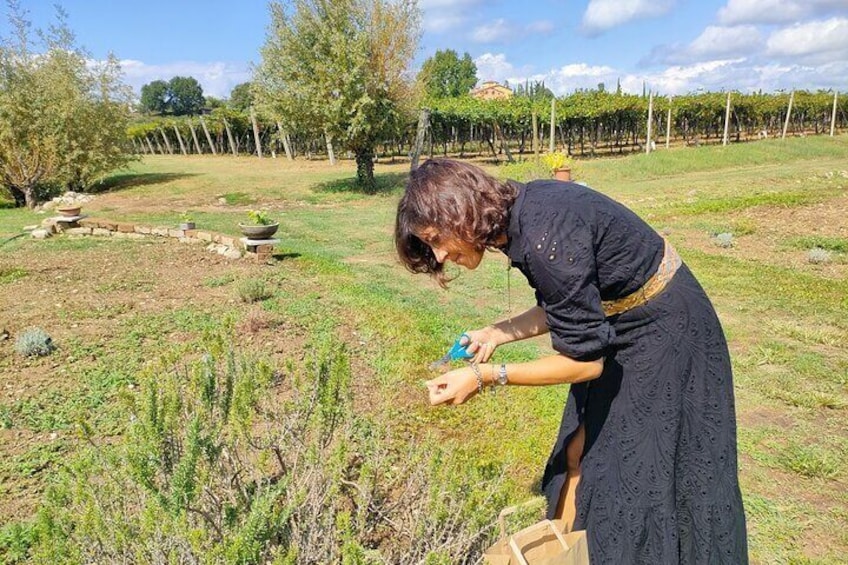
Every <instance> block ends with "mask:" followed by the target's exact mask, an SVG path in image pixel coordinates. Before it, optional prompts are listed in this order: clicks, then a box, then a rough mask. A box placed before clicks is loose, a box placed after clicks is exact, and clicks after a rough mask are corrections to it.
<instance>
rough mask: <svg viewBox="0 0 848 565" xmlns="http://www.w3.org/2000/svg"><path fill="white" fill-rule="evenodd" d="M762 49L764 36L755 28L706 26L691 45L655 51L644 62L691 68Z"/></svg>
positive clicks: (662, 48) (661, 46) (661, 47)
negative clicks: (702, 63) (696, 64)
mask: <svg viewBox="0 0 848 565" xmlns="http://www.w3.org/2000/svg"><path fill="white" fill-rule="evenodd" d="M763 46H764V41H763V36H762V34H761V33H760V31H759V29H758V28H757V27H756V26H732V27H720V26H707V27H706V29H704V31H703V32H701V35H699V36H698V37H697V38H695V40H694V41H692V42H691V43H690V44H689V45H685V46H681V45H660V46H658V47H655V48H653V49H652V50H651V53H650V55H649V56H648V57H646V59H645V60H644V61H643V63H645V64H655V63H659V64H666V65H668V64H671V65H688V64H691V63H695V62H698V61H709V60H712V59H716V58H727V57H731V58H732V57H736V56H746V57H749V56H751V55H753V54H755V53H757V52H760V51H762V49H763Z"/></svg>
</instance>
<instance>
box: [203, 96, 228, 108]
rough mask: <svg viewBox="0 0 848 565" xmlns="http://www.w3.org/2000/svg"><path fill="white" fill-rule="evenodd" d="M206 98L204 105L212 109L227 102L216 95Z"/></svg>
mask: <svg viewBox="0 0 848 565" xmlns="http://www.w3.org/2000/svg"><path fill="white" fill-rule="evenodd" d="M204 100H205V101H204V107H206V108H209V109H210V110H214V109H215V108H221V107H222V106H224V104H225V103H224V101H223V100H221V99H220V98H215V97H214V96H206V97H205V99H204Z"/></svg>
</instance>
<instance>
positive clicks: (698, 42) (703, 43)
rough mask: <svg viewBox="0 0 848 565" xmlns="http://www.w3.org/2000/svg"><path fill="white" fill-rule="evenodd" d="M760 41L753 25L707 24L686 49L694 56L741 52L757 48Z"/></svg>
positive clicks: (760, 38)
mask: <svg viewBox="0 0 848 565" xmlns="http://www.w3.org/2000/svg"><path fill="white" fill-rule="evenodd" d="M762 41H763V38H762V36H761V35H760V32H759V30H758V29H757V28H756V27H755V26H733V27H718V26H707V28H706V29H704V31H703V32H702V33H701V35H699V36H698V37H697V38H696V39H695V40H694V41H693V42H692V43H690V44H689V47H688V49H687V51H688V52H689V53H690V54H691V55H692V56H694V57H704V56H715V55H728V54H730V55H734V54H742V53H746V52H750V51H753V50H756V49H758V48H759V47H760V46H761V44H762Z"/></svg>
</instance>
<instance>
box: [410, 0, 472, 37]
mask: <svg viewBox="0 0 848 565" xmlns="http://www.w3.org/2000/svg"><path fill="white" fill-rule="evenodd" d="M481 1H482V0H419V2H418V7H419V8H421V11H422V12H423V18H422V27H423V28H424V31H426V32H430V33H445V32H446V31H450V30H452V29H456V28H458V27H460V26H462V25H463V24H464V23H466V22H467V21H468V20H469V19H470V18H471V14H470V12H471V9H472V8H474V7H475V6H476V5H477V4H480V3H481Z"/></svg>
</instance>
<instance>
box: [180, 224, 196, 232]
mask: <svg viewBox="0 0 848 565" xmlns="http://www.w3.org/2000/svg"><path fill="white" fill-rule="evenodd" d="M194 228H195V224H194V222H181V223H180V229H181V230H183V231H186V230H193V229H194Z"/></svg>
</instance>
